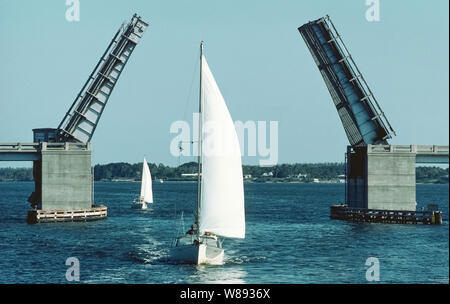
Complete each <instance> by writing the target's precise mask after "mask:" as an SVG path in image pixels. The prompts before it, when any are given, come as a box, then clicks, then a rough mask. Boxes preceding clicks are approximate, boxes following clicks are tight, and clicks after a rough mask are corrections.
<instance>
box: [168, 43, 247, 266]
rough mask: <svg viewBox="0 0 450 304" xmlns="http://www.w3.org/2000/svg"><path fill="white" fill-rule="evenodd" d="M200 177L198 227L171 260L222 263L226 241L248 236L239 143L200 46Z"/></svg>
mask: <svg viewBox="0 0 450 304" xmlns="http://www.w3.org/2000/svg"><path fill="white" fill-rule="evenodd" d="M199 112H200V115H199V126H200V127H199V141H198V144H199V158H198V163H199V174H198V200H197V214H196V219H195V223H194V224H193V225H192V226H191V230H189V231H188V232H187V233H186V234H184V235H180V236H178V237H177V238H176V239H175V241H174V244H173V245H174V246H173V247H172V248H171V260H172V261H177V262H185V263H194V264H222V263H223V259H224V249H223V248H222V242H223V238H245V212H244V184H243V176H242V163H241V152H240V147H239V140H238V137H237V134H236V130H235V128H234V124H233V121H232V119H231V116H230V113H229V111H228V108H227V106H226V104H225V100H224V99H223V97H222V94H221V93H220V90H219V87H218V86H217V84H216V82H215V80H214V76H213V75H212V73H211V71H210V69H209V67H208V63H207V62H206V59H205V57H204V55H203V42H202V43H201V45H200V98H199Z"/></svg>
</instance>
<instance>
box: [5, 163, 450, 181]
mask: <svg viewBox="0 0 450 304" xmlns="http://www.w3.org/2000/svg"><path fill="white" fill-rule="evenodd" d="M149 167H150V172H151V174H152V176H153V178H157V179H163V180H173V181H177V180H195V179H196V177H195V176H182V174H195V173H196V172H197V170H198V166H197V163H196V162H190V163H185V164H182V165H180V166H178V167H169V166H165V165H163V164H159V165H157V164H151V163H150V164H149ZM141 172H142V163H137V164H128V163H112V164H107V165H95V167H94V178H95V180H96V181H102V180H103V181H111V180H140V179H141ZM243 173H244V175H245V177H246V179H247V180H253V181H256V182H258V181H260V182H264V181H296V180H301V181H303V182H311V181H313V180H314V179H319V180H320V181H330V180H339V179H342V175H344V174H345V164H343V163H321V164H282V165H277V166H274V167H259V166H248V165H244V166H243ZM32 180H33V170H32V169H31V168H0V181H32ZM416 180H417V182H418V183H448V181H449V179H448V168H446V169H442V168H439V167H417V168H416Z"/></svg>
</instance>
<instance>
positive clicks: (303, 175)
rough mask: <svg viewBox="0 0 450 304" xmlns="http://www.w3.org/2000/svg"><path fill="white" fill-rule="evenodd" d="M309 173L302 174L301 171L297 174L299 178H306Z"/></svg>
mask: <svg viewBox="0 0 450 304" xmlns="http://www.w3.org/2000/svg"><path fill="white" fill-rule="evenodd" d="M307 176H308V175H307V174H301V173H299V174H298V175H297V178H306V177H307Z"/></svg>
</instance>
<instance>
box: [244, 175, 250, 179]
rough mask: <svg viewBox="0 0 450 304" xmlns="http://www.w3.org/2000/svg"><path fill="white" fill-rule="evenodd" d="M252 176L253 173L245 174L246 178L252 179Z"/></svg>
mask: <svg viewBox="0 0 450 304" xmlns="http://www.w3.org/2000/svg"><path fill="white" fill-rule="evenodd" d="M250 178H252V175H251V174H245V175H244V179H250Z"/></svg>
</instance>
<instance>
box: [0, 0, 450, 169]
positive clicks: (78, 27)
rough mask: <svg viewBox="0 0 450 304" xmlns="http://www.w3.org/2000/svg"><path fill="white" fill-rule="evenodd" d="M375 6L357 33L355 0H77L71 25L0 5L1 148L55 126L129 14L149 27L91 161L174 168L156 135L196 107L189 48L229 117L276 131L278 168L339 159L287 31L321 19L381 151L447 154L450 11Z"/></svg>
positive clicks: (42, 8) (334, 133)
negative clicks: (384, 144) (354, 68)
mask: <svg viewBox="0 0 450 304" xmlns="http://www.w3.org/2000/svg"><path fill="white" fill-rule="evenodd" d="M380 3H381V11H380V17H381V21H380V22H368V21H366V19H365V12H366V10H367V8H368V7H367V6H366V5H365V0H347V1H336V0H320V1H318V0H315V1H312V0H311V1H300V0H296V1H294V0H292V1H287V0H282V1H275V0H274V1H264V0H255V1H242V0H241V1H237V0H227V1H224V0H220V1H218V0H164V1H162V0H161V1H148V0H133V1H132V0H129V1H120V2H119V1H107V0H96V1H92V0H89V1H87V0H80V4H81V7H80V8H81V11H80V13H81V15H80V22H72V23H70V22H67V21H66V19H65V12H66V9H67V7H66V5H65V0H46V1H23V0H0V41H2V42H1V48H0V58H1V59H2V60H3V62H2V64H1V68H0V142H31V141H32V131H31V130H32V129H33V128H38V127H56V126H57V125H58V123H59V122H60V120H61V119H62V117H63V115H64V113H65V112H66V111H67V109H68V107H69V106H70V104H71V103H72V101H73V99H74V97H75V96H76V94H77V93H78V91H79V89H80V88H81V86H82V84H83V83H84V82H85V80H86V78H87V76H88V75H89V73H90V72H91V70H92V68H93V67H94V65H95V64H96V63H97V61H98V59H99V57H100V55H101V54H102V53H103V51H104V50H105V48H106V46H107V44H108V43H109V41H110V39H111V38H112V36H113V34H114V33H115V31H116V30H117V28H118V27H119V26H120V25H121V23H122V22H123V21H125V20H129V19H130V18H131V16H132V14H133V13H134V12H137V13H138V14H139V15H141V16H142V17H143V19H144V20H146V21H148V22H150V28H149V30H148V31H147V32H146V33H145V35H144V38H143V39H142V41H141V43H140V44H139V45H138V46H137V48H136V50H135V51H134V53H133V55H132V57H131V59H130V61H129V63H128V65H127V66H126V67H125V71H124V73H123V74H122V76H121V79H120V81H119V83H118V85H117V86H116V88H115V91H114V92H113V94H112V96H111V98H110V99H109V102H108V106H107V108H106V110H105V112H104V114H103V116H102V119H101V121H100V124H99V126H98V128H97V130H96V133H95V135H94V137H93V139H92V146H93V150H94V153H93V164H97V163H101V164H104V163H109V162H119V161H126V162H140V161H141V160H142V156H143V155H144V154H145V155H146V156H147V158H148V160H149V161H150V162H157V163H160V162H161V163H165V164H169V165H176V164H177V163H178V159H177V158H176V157H173V156H172V155H171V154H170V151H169V144H170V141H171V140H172V138H173V137H174V135H173V134H170V133H169V127H170V125H171V123H172V122H173V121H176V120H188V121H190V120H191V114H190V113H192V112H193V111H195V110H196V102H197V101H196V100H197V94H198V93H197V91H198V87H197V86H198V85H197V80H196V79H195V78H194V85H193V88H192V92H191V93H189V92H190V87H191V83H192V81H193V75H196V74H195V73H196V71H198V67H197V66H196V65H198V59H197V55H198V47H199V42H200V40H204V41H205V43H206V46H205V53H206V56H207V59H208V62H209V65H210V67H211V69H212V71H213V73H214V75H215V77H216V80H217V82H218V84H219V87H220V88H221V90H222V93H223V95H224V97H225V100H226V101H227V104H228V107H229V109H230V112H231V115H232V117H233V119H234V120H241V121H247V120H255V121H258V120H265V121H270V120H276V121H279V162H280V163H294V162H302V163H303V162H334V161H339V162H340V161H343V160H344V152H345V150H346V145H347V143H348V141H347V138H346V136H345V133H344V130H343V128H342V126H341V123H340V120H339V118H338V115H337V112H336V109H335V107H334V105H333V102H332V100H331V97H330V95H329V93H328V91H327V89H326V86H325V84H324V82H323V80H322V77H321V76H320V73H319V71H318V69H317V67H316V65H315V64H314V62H313V59H312V58H311V55H310V53H309V51H308V50H307V48H306V46H305V44H304V42H303V40H302V38H301V36H300V34H299V33H298V31H297V27H299V26H300V25H302V24H304V23H305V22H307V21H309V20H313V19H316V18H319V17H322V16H324V15H326V14H329V15H330V16H331V18H332V20H333V22H334V24H335V25H336V27H337V29H338V31H339V32H340V33H341V34H342V36H343V39H344V41H345V43H346V44H347V47H348V48H349V50H350V52H351V53H352V55H353V57H354V59H355V61H356V63H357V64H358V66H359V68H360V70H361V71H362V73H363V74H364V76H365V78H366V80H367V82H368V83H369V86H370V87H371V89H372V91H373V92H374V94H375V95H376V97H377V99H378V101H379V102H380V105H381V107H382V109H383V110H384V112H385V113H386V115H387V117H388V119H389V120H390V122H391V124H392V125H393V127H394V129H395V130H396V131H397V136H396V137H395V139H394V140H392V141H391V143H392V144H442V145H448V137H449V116H448V115H449V114H448V111H449V86H448V83H449V70H448V69H449V41H448V39H449V38H448V37H449V32H448V31H449V30H448V28H449V15H448V10H449V7H448V5H449V2H448V0H433V1H408V0H402V1H400V0H396V1H387V0H381V1H380ZM186 108H187V109H188V111H187V113H188V114H187V115H185V113H186V110H185V109H186ZM188 160H189V159H186V160H183V161H188ZM257 161H258V159H257V158H254V157H253V158H244V163H248V164H256V163H257ZM18 164H19V163H18ZM4 165H5V164H0V166H4ZM28 165H31V164H27V163H22V164H20V166H28Z"/></svg>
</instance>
